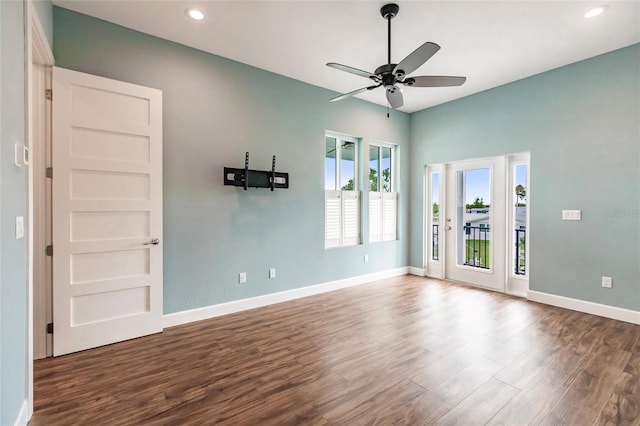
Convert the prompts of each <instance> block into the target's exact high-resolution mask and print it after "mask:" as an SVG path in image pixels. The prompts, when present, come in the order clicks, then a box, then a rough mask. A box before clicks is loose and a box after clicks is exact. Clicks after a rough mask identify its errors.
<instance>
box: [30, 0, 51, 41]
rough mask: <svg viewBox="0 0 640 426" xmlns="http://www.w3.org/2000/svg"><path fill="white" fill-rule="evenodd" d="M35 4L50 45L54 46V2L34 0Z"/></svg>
mask: <svg viewBox="0 0 640 426" xmlns="http://www.w3.org/2000/svg"><path fill="white" fill-rule="evenodd" d="M33 5H34V6H35V7H34V9H35V11H36V14H37V15H38V19H39V20H40V24H41V25H42V30H43V31H44V34H45V36H47V41H48V42H49V46H53V4H52V3H51V0H33Z"/></svg>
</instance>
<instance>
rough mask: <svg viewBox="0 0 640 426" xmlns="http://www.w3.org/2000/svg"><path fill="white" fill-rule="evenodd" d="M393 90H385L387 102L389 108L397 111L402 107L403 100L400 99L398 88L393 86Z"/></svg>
mask: <svg viewBox="0 0 640 426" xmlns="http://www.w3.org/2000/svg"><path fill="white" fill-rule="evenodd" d="M394 88H395V89H387V101H389V105H391V108H393V109H398V108H400V107H401V106H402V105H404V100H403V99H402V92H401V91H400V88H399V87H396V86H394Z"/></svg>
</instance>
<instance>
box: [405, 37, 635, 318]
mask: <svg viewBox="0 0 640 426" xmlns="http://www.w3.org/2000/svg"><path fill="white" fill-rule="evenodd" d="M639 67H640V45H639V44H636V45H634V46H631V47H627V48H625V49H621V50H617V51H614V52H611V53H608V54H605V55H602V56H598V57H595V58H591V59H588V60H585V61H582V62H578V63H575V64H572V65H569V66H566V67H562V68H559V69H556V70H553V71H550V72H546V73H544V74H539V75H536V76H533V77H530V78H527V79H524V80H520V81H517V82H514V83H512V84H508V85H505V86H501V87H498V88H496V89H492V90H489V91H486V92H482V93H479V94H476V95H473V96H469V97H467V98H464V99H460V100H457V101H454V102H450V103H447V104H444V105H440V106H437V107H434V108H430V109H427V110H424V111H421V112H418V113H415V114H413V115H412V116H411V162H410V170H411V194H410V199H411V209H410V218H411V237H410V239H411V248H410V259H411V260H410V263H411V265H413V266H418V267H421V266H422V265H423V259H424V254H423V249H422V238H423V230H422V206H423V203H424V193H423V192H424V190H423V175H424V166H425V165H426V164H436V163H444V162H449V161H457V160H463V159H468V158H477V157H488V156H496V155H503V154H507V153H514V152H525V151H529V152H531V182H530V194H529V195H530V213H531V219H530V231H529V232H527V234H528V236H529V238H530V244H531V247H530V250H531V252H530V257H531V258H530V263H531V264H530V272H531V278H530V288H531V290H537V291H542V292H546V293H551V294H556V295H561V296H566V297H572V298H576V299H581V300H587V301H591V302H596V303H602V304H605V305H611V306H617V307H621V308H627V309H634V310H638V309H640V266H639V265H640V238H639V237H640V127H639V124H638V123H639V117H640V69H639ZM562 209H580V210H582V218H583V220H582V221H580V222H566V221H564V222H563V221H562V220H560V219H561V211H562ZM602 275H608V276H612V277H613V289H611V290H608V289H603V288H601V286H600V279H601V276H602Z"/></svg>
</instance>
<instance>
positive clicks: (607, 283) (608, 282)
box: [602, 276, 613, 288]
mask: <svg viewBox="0 0 640 426" xmlns="http://www.w3.org/2000/svg"><path fill="white" fill-rule="evenodd" d="M602 287H604V288H612V287H613V278H611V277H604V276H603V277H602Z"/></svg>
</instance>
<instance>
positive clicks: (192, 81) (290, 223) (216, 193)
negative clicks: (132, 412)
mask: <svg viewBox="0 0 640 426" xmlns="http://www.w3.org/2000/svg"><path fill="white" fill-rule="evenodd" d="M54 56H55V58H56V64H57V65H58V66H61V67H64V68H70V69H74V70H77V71H82V72H87V73H91V74H96V75H100V76H105V77H109V78H114V79H117V80H123V81H127V82H131V83H135V84H140V85H144V86H149V87H154V88H157V89H160V90H162V91H163V97H164V100H163V101H164V102H163V103H164V241H163V248H164V310H165V313H172V312H178V311H182V310H186V309H192V308H198V307H202V306H208V305H213V304H217V303H222V302H227V301H231V300H237V299H244V298H248V297H253V296H258V295H263V294H267V293H273V292H277V291H283V290H288V289H293V288H298V287H303V286H308V285H313V284H319V283H323V282H327V281H332V280H337V279H342V278H347V277H352V276H357V275H362V274H367V273H372V272H377V271H383V270H388V269H392V268H397V267H403V266H406V265H407V264H408V260H409V259H408V216H407V214H408V188H409V175H408V169H407V168H406V167H402V168H401V175H400V177H399V178H400V179H399V180H400V209H399V217H400V219H399V224H400V233H399V235H400V240H399V241H393V242H383V243H375V244H369V243H368V242H367V239H366V235H365V236H364V237H365V240H364V241H365V242H364V244H363V245H360V246H354V247H342V248H335V249H330V250H325V248H324V131H325V130H333V131H337V132H342V133H346V134H350V135H354V136H358V137H362V138H363V145H362V146H361V148H362V149H363V150H361V153H362V152H368V150H367V146H366V145H367V144H368V142H369V141H370V140H381V141H388V142H393V143H397V144H399V146H400V157H401V158H400V162H401V164H403V165H406V164H408V163H409V149H408V143H409V116H408V115H407V114H404V113H400V112H397V113H392V115H391V118H390V119H387V118H386V109H385V108H383V107H381V106H377V105H373V104H370V103H367V102H363V101H360V100H357V99H352V100H348V101H345V102H339V103H330V102H328V99H330V98H331V97H332V96H335V93H333V92H330V91H328V90H325V89H321V88H318V87H315V86H311V85H308V84H304V83H301V82H299V81H296V80H292V79H289V78H286V77H282V76H279V75H276V74H272V73H269V72H267V71H263V70H259V69H257V68H253V67H250V66H247V65H243V64H240V63H237V62H234V61H231V60H228V59H224V58H221V57H218V56H214V55H211V54H208V53H205V52H202V51H198V50H195V49H192V48H188V47H185V46H182V45H179V44H176V43H172V42H169V41H166V40H162V39H159V38H155V37H152V36H149V35H145V34H142V33H139V32H136V31H132V30H129V29H126V28H123V27H120V26H117V25H114V24H111V23H107V22H104V21H100V20H97V19H94V18H90V17H88V16H85V15H82V14H78V13H75V12H71V11H69V10H66V9H61V8H57V7H54ZM245 151H249V152H250V155H251V158H250V167H251V168H254V169H259V170H260V169H264V170H268V169H270V167H271V156H272V155H274V154H275V155H277V158H278V161H277V170H279V171H284V172H288V173H289V175H290V179H291V182H290V185H291V187H290V188H289V189H287V190H276V191H275V192H273V193H272V192H270V191H269V190H266V189H251V190H249V191H246V192H245V191H244V190H242V189H236V188H234V187H229V186H226V187H225V186H223V184H222V178H223V167H225V166H229V167H242V166H243V164H244V153H245ZM363 195H366V194H363ZM362 204H363V207H364V208H363V213H364V218H363V227H362V229H365V230H366V229H368V223H367V221H366V217H367V214H366V212H367V209H366V206H367V199H366V198H364V197H363V203H362ZM364 254H368V255H369V263H368V264H364V262H363V255H364ZM269 267H275V268H276V269H277V278H276V279H274V280H269V279H268V275H267V271H268V268H269ZM241 271H245V272H247V278H248V282H247V284H245V285H239V284H237V274H238V272H241Z"/></svg>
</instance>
